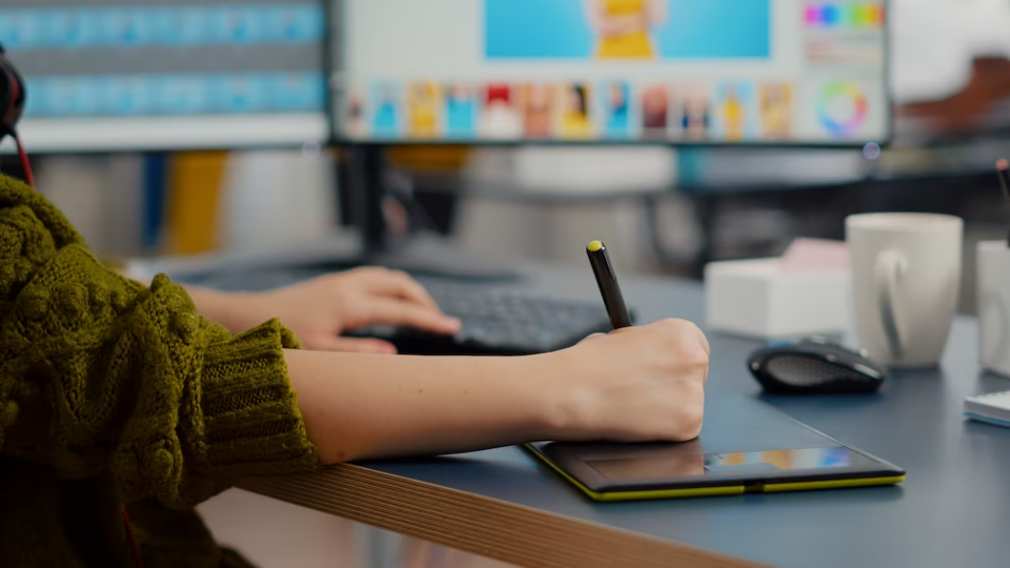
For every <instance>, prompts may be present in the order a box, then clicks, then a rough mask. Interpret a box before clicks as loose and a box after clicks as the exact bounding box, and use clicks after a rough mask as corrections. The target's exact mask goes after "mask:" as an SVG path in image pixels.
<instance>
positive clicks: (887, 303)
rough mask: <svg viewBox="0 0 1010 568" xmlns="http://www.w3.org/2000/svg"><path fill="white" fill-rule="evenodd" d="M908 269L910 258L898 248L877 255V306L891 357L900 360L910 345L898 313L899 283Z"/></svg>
mask: <svg viewBox="0 0 1010 568" xmlns="http://www.w3.org/2000/svg"><path fill="white" fill-rule="evenodd" d="M907 270H908V260H907V259H906V258H905V257H904V255H902V254H901V253H900V252H898V251H896V250H893V249H891V250H885V251H883V252H881V253H880V256H878V257H877V278H876V288H877V306H878V308H879V310H880V319H881V322H882V323H883V325H884V335H886V336H887V343H888V345H889V346H890V348H891V357H892V358H893V359H894V360H895V361H900V360H901V359H902V358H903V357H904V354H905V350H906V348H907V346H908V343H907V338H906V337H905V334H904V333H903V329H904V328H905V326H904V325H902V321H903V318H901V317H900V316H899V315H898V309H897V299H898V285H899V284H900V283H901V280H902V278H903V277H904V275H905V272H906V271H907Z"/></svg>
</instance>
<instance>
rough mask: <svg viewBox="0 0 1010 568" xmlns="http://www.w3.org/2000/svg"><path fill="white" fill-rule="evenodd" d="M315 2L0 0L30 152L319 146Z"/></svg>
mask: <svg viewBox="0 0 1010 568" xmlns="http://www.w3.org/2000/svg"><path fill="white" fill-rule="evenodd" d="M324 12H325V10H324V8H323V4H322V3H321V2H320V1H319V0H270V1H262V0H214V1H209V0H153V1H152V0H148V1H145V2H137V1H132V2H127V1H124V0H4V2H3V3H2V4H0V42H2V43H3V45H4V47H5V48H6V49H7V52H8V56H9V57H10V59H11V60H12V61H13V62H14V63H15V64H16V65H17V66H18V68H19V69H20V70H21V72H22V73H23V74H24V76H25V80H26V83H27V87H28V101H27V108H26V111H25V116H24V119H23V121H22V124H21V131H22V132H21V134H22V136H23V138H24V139H25V143H26V145H28V147H29V148H30V149H31V150H33V151H44V150H47V149H52V150H56V151H60V150H71V151H72V150H75V149H89V148H95V149H102V148H106V147H107V148H124V147H129V148H134V147H152V148H169V149H170V148H173V147H190V146H195V147H200V146H208V145H209V146H244V145H260V144H285V145H286V144H299V143H306V142H311V143H319V142H324V141H326V140H327V139H328V137H329V132H330V129H329V125H328V119H327V117H326V106H327V104H326V88H325V72H324V71H323V59H324V57H323V56H324V54H325V51H324V49H325V48H324V44H325V30H326V17H325V15H324Z"/></svg>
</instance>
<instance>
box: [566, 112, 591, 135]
mask: <svg viewBox="0 0 1010 568" xmlns="http://www.w3.org/2000/svg"><path fill="white" fill-rule="evenodd" d="M561 132H562V134H563V135H564V136H565V137H566V138H589V137H590V136H591V135H592V127H591V126H590V124H589V117H588V116H586V115H584V114H581V113H577V112H566V113H565V114H564V116H563V117H562V118H561Z"/></svg>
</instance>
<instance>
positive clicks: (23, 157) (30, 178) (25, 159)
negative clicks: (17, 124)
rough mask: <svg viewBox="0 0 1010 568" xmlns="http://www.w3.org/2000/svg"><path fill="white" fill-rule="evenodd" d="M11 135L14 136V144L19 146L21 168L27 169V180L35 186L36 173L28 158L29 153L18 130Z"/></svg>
mask: <svg viewBox="0 0 1010 568" xmlns="http://www.w3.org/2000/svg"><path fill="white" fill-rule="evenodd" d="M11 136H13V137H14V144H16V145H17V147H18V156H19V157H20V158H21V169H23V170H24V171H25V181H26V182H28V185H30V186H32V187H35V174H33V173H32V163H31V162H30V161H29V160H28V153H27V152H25V147H24V146H23V145H21V137H19V136H18V133H17V132H12V133H11Z"/></svg>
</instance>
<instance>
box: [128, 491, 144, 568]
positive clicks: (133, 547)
mask: <svg viewBox="0 0 1010 568" xmlns="http://www.w3.org/2000/svg"><path fill="white" fill-rule="evenodd" d="M123 527H124V528H126V538H127V540H129V541H130V553H131V554H132V555H133V564H134V566H136V567H137V568H144V558H143V557H142V556H141V555H140V547H139V546H138V545H137V537H136V536H135V535H134V534H133V525H132V524H131V523H130V515H129V514H128V513H127V512H126V505H123Z"/></svg>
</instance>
